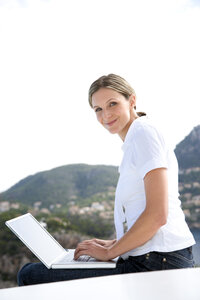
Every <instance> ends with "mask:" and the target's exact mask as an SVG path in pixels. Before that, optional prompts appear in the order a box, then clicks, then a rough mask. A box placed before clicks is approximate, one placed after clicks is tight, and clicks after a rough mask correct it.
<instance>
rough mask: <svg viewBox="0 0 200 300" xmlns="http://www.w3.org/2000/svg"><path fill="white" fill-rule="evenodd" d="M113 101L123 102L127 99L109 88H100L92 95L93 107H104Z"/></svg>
mask: <svg viewBox="0 0 200 300" xmlns="http://www.w3.org/2000/svg"><path fill="white" fill-rule="evenodd" d="M112 99H116V100H121V99H125V98H124V96H123V95H122V94H120V93H119V92H117V91H115V90H112V89H109V88H100V89H99V90H98V91H97V92H95V93H94V94H93V95H92V106H93V107H94V106H102V105H103V104H105V103H106V102H107V101H109V100H112Z"/></svg>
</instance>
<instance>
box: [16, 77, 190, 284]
mask: <svg viewBox="0 0 200 300" xmlns="http://www.w3.org/2000/svg"><path fill="white" fill-rule="evenodd" d="M89 103H90V106H91V107H92V108H93V110H94V112H95V114H96V116H97V120H98V121H99V122H100V124H101V125H103V127H104V128H106V129H107V130H108V131H109V132H110V133H112V134H114V133H116V134H118V135H119V137H120V138H121V139H122V141H123V147H122V150H123V152H124V156H123V159H122V162H121V165H120V167H119V172H120V176H119V180H118V184H117V189H116V193H115V211H114V218H115V228H116V236H117V239H116V240H115V239H114V240H99V239H92V240H86V241H83V242H82V243H80V244H79V245H78V246H77V248H76V250H75V254H74V259H75V260H77V259H79V257H80V256H82V255H89V256H92V257H94V258H96V259H98V260H102V261H108V260H111V259H113V258H116V257H119V259H118V261H117V265H116V268H115V269H92V270H89V269H82V270H78V269H77V270H76V269H73V270H67V269H65V270H48V269H47V268H46V267H45V266H44V265H42V263H39V264H28V265H25V266H24V267H23V268H22V269H21V271H20V272H19V275H18V283H19V285H28V284H36V283H44V282H52V281H59V280H71V279H77V278H86V277H94V276H106V275H112V274H123V273H133V272H144V271H153V270H166V269H177V268H189V267H193V265H194V262H193V255H192V245H193V244H194V243H195V241H194V238H193V236H192V234H191V232H190V230H189V228H188V226H187V224H186V222H185V219H184V214H183V211H182V209H181V206H180V200H179V198H178V165H177V161H176V157H175V154H174V152H173V151H172V150H171V149H170V148H169V146H168V145H167V143H166V141H165V138H164V136H163V135H162V133H161V132H160V130H158V129H157V128H156V127H155V126H154V124H153V123H152V122H151V121H150V120H148V119H147V118H146V117H145V116H142V117H141V115H142V114H138V113H137V112H136V95H135V92H134V90H133V89H132V88H131V86H130V85H129V84H128V83H127V82H126V81H125V79H123V78H122V77H120V76H118V75H115V74H110V75H108V76H102V77H100V78H99V79H98V80H96V81H95V82H94V83H93V84H92V85H91V87H90V90H89ZM102 147H105V145H102ZM124 222H126V223H127V231H126V232H125V231H124Z"/></svg>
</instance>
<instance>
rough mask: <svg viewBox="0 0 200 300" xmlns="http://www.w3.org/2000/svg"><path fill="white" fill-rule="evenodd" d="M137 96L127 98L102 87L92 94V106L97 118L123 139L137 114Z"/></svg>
mask: <svg viewBox="0 0 200 300" xmlns="http://www.w3.org/2000/svg"><path fill="white" fill-rule="evenodd" d="M135 105H136V103H135V96H134V95H131V96H130V98H129V99H128V100H127V99H126V98H125V97H124V96H123V95H122V94H120V93H118V92H116V91H114V90H112V89H109V88H100V89H99V90H98V91H97V92H95V93H94V94H93V95H92V107H93V109H94V111H95V113H96V116H97V120H98V121H99V122H100V123H101V124H102V125H103V126H104V127H105V128H106V129H107V130H108V131H109V132H110V133H117V134H118V135H119V136H120V137H121V139H122V140H124V139H125V136H126V133H127V131H128V129H129V127H130V125H131V123H132V122H133V120H134V119H135V118H137V114H136V112H135V110H134V106H135Z"/></svg>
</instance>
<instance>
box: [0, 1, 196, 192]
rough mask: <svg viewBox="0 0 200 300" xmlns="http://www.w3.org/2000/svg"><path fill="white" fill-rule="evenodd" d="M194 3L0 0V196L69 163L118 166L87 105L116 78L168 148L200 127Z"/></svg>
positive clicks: (117, 144)
mask: <svg viewBox="0 0 200 300" xmlns="http://www.w3.org/2000/svg"><path fill="white" fill-rule="evenodd" d="M199 32H200V1H199V0H193V1H192V0H168V1H166V0H151V1H149V0H135V1H134V0H101V1H97V0H84V1H83V0H73V1H65V0H0V139H1V148H0V192H1V191H4V190H7V189H8V188H10V187H11V186H12V185H14V184H16V183H17V182H18V181H20V180H21V179H23V178H25V177H27V176H29V175H33V174H35V173H37V172H41V171H45V170H50V169H52V168H56V167H59V166H62V165H67V164H73V163H87V164H106V165H116V166H117V165H119V164H120V161H121V157H122V150H121V146H122V141H121V140H120V138H119V137H118V136H117V135H111V134H110V133H108V132H107V131H106V130H105V129H104V128H103V127H102V126H101V125H100V124H98V122H97V120H96V117H95V114H94V112H93V111H92V109H91V108H90V107H89V105H88V89H89V86H90V84H91V83H92V82H93V81H94V80H96V79H97V78H98V77H100V76H102V75H106V74H109V73H116V74H118V75H120V76H122V77H124V78H125V79H126V80H127V81H128V82H129V83H130V84H131V85H132V86H133V88H134V89H135V91H136V95H137V109H138V111H145V112H146V113H147V114H148V117H149V118H151V119H152V120H153V121H154V123H156V124H157V126H159V128H160V129H161V130H162V131H163V133H164V134H165V136H166V138H167V139H168V142H169V143H170V144H171V146H172V147H173V148H175V146H176V145H177V144H178V143H179V142H180V141H181V140H183V139H184V137H185V136H186V135H188V134H189V132H190V131H191V130H192V129H193V127H195V126H197V125H200V117H199V108H200V104H199V101H200V88H199V82H200V55H199V53H200V39H199Z"/></svg>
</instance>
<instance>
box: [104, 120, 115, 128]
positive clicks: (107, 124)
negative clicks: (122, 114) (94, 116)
mask: <svg viewBox="0 0 200 300" xmlns="http://www.w3.org/2000/svg"><path fill="white" fill-rule="evenodd" d="M116 121H117V119H115V120H113V121H111V122H105V125H106V126H108V127H110V126H112V125H113V124H114V123H115V122H116Z"/></svg>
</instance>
